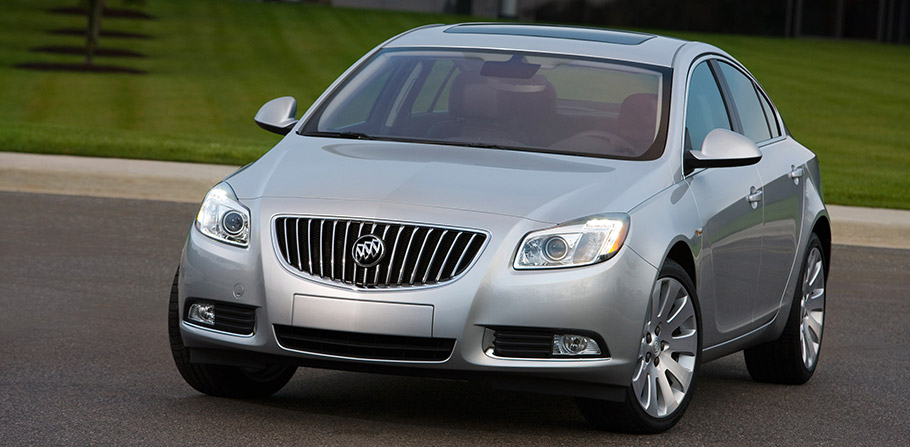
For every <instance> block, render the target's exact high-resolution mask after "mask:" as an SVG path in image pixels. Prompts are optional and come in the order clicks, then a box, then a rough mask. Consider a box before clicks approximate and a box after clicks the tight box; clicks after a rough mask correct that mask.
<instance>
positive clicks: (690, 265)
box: [666, 240, 698, 290]
mask: <svg viewBox="0 0 910 447" xmlns="http://www.w3.org/2000/svg"><path fill="white" fill-rule="evenodd" d="M666 259H669V260H673V262H676V263H677V264H679V265H680V267H682V268H683V270H685V271H686V273H688V274H689V278H690V279H691V280H692V284H693V285H694V286H695V287H696V290H697V288H698V275H696V273H695V272H696V269H695V256H694V255H693V254H692V249H691V248H690V247H689V244H687V243H686V242H685V241H683V240H678V241H676V243H674V244H673V246H672V247H670V251H669V252H667V256H666Z"/></svg>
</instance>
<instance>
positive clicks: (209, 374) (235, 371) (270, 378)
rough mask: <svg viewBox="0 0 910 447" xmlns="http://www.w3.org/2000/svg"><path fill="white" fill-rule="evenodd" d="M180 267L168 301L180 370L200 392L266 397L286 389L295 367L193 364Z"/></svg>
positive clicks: (172, 352) (172, 343)
mask: <svg viewBox="0 0 910 447" xmlns="http://www.w3.org/2000/svg"><path fill="white" fill-rule="evenodd" d="M179 276H180V272H179V270H178V272H177V274H175V275H174V284H173V285H172V286H171V297H170V302H169V303H168V335H169V337H170V342H171V354H173V356H174V363H175V364H176V365H177V370H178V371H180V375H181V376H183V380H186V383H188V384H189V385H190V386H191V387H193V388H195V389H196V390H197V391H199V392H202V393H205V394H209V395H212V396H219V397H265V396H270V395H272V394H275V393H276V392H278V390H280V389H281V388H283V387H284V386H285V385H286V384H287V383H288V381H290V380H291V377H292V376H293V375H294V372H295V371H296V370H297V367H295V366H287V365H263V366H260V367H255V368H242V367H237V366H224V365H207V364H200V363H190V355H189V351H188V350H187V348H186V347H185V346H184V345H183V338H182V337H181V336H180V310H179V303H178V299H177V280H178V277H179Z"/></svg>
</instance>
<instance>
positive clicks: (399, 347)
mask: <svg viewBox="0 0 910 447" xmlns="http://www.w3.org/2000/svg"><path fill="white" fill-rule="evenodd" d="M275 335H276V336H277V337H278V343H279V344H280V345H281V346H283V347H285V348H287V349H293V350H295V351H304V352H311V353H314V354H325V355H337V356H340V357H352V358H360V359H375V360H401V361H422V362H441V361H443V360H446V359H448V358H449V356H451V355H452V349H453V348H454V347H455V340H454V339H449V338H429V337H403V336H398V335H377V334H363V333H359V332H342V331H328V330H323V329H310V328H302V327H296V326H284V325H280V324H276V325H275Z"/></svg>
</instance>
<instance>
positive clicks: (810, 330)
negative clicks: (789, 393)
mask: <svg viewBox="0 0 910 447" xmlns="http://www.w3.org/2000/svg"><path fill="white" fill-rule="evenodd" d="M805 271H806V274H805V277H803V284H802V286H803V288H802V292H803V293H802V297H801V299H800V306H799V307H800V328H799V341H800V348H801V349H800V354H801V355H802V359H803V364H804V365H805V366H806V369H808V370H812V368H813V367H815V362H816V361H818V351H819V348H821V341H822V329H823V325H824V318H825V269H824V261H823V257H822V254H821V250H819V249H818V247H812V250H811V251H810V252H809V256H808V257H807V258H806V269H805Z"/></svg>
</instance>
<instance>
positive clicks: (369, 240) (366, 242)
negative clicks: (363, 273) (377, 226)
mask: <svg viewBox="0 0 910 447" xmlns="http://www.w3.org/2000/svg"><path fill="white" fill-rule="evenodd" d="M351 255H352V256H353V257H354V263H356V264H357V265H359V266H361V267H372V266H374V265H376V264H379V261H381V260H382V257H383V255H385V244H383V243H382V239H379V238H378V237H376V236H373V235H372V234H367V235H365V236H361V237H360V238H359V239H357V241H355V242H354V248H353V249H352V250H351Z"/></svg>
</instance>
